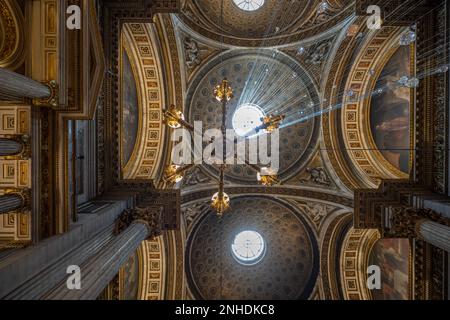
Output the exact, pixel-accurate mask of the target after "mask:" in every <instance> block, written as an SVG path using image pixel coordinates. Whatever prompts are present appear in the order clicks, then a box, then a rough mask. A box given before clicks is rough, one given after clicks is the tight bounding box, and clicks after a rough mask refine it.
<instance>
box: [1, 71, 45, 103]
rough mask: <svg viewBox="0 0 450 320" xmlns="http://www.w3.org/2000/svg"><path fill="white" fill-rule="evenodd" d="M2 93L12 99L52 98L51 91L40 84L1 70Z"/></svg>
mask: <svg viewBox="0 0 450 320" xmlns="http://www.w3.org/2000/svg"><path fill="white" fill-rule="evenodd" d="M0 93H2V94H4V95H7V96H12V97H24V98H31V99H45V98H48V97H50V95H51V90H50V88H49V87H48V86H46V85H44V84H42V83H40V82H37V81H35V80H33V79H30V78H27V77H25V76H23V75H21V74H18V73H16V72H13V71H10V70H8V69H4V68H0Z"/></svg>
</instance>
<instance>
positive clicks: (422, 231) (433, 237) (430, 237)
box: [417, 220, 450, 252]
mask: <svg viewBox="0 0 450 320" xmlns="http://www.w3.org/2000/svg"><path fill="white" fill-rule="evenodd" d="M417 230H418V236H419V237H420V238H422V239H423V240H425V241H426V242H428V243H430V244H432V245H434V246H436V247H438V248H441V249H442V250H445V251H447V252H450V227H448V226H446V225H443V224H440V223H437V222H433V221H429V220H422V221H419V225H418V226H417Z"/></svg>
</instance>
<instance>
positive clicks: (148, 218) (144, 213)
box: [43, 207, 163, 300]
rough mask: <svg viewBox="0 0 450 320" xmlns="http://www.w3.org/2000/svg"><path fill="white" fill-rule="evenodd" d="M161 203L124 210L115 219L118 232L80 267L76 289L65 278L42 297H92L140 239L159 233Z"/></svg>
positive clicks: (71, 298) (57, 298)
mask: <svg viewBox="0 0 450 320" xmlns="http://www.w3.org/2000/svg"><path fill="white" fill-rule="evenodd" d="M162 210H163V209H162V207H149V208H136V209H130V210H126V211H125V212H124V213H123V214H122V215H121V217H120V218H119V219H118V223H117V225H116V233H118V235H117V236H116V237H115V238H114V239H113V240H112V241H111V242H110V243H109V244H108V245H107V246H105V248H103V249H102V250H101V251H100V252H99V253H98V254H96V255H95V256H93V257H91V258H90V259H89V260H88V261H86V263H84V265H82V266H79V267H80V271H81V275H80V276H81V277H80V283H81V289H80V290H69V289H68V288H67V282H64V283H61V284H60V285H59V286H58V287H57V288H55V289H54V290H52V291H51V292H50V293H49V294H48V295H46V296H44V297H43V298H44V299H52V300H95V299H97V297H98V296H99V295H100V293H101V292H102V291H103V290H104V289H105V288H106V286H107V285H108V284H109V283H110V282H111V281H112V280H113V278H114V277H115V275H116V274H117V273H118V272H119V270H120V268H121V267H122V266H123V265H124V264H125V263H126V261H127V260H128V259H129V257H131V256H132V255H133V254H134V253H135V252H136V250H137V249H138V248H139V246H140V245H141V243H142V241H144V240H146V239H149V238H154V237H155V236H158V235H159V234H160V229H159V227H160V222H161V213H162Z"/></svg>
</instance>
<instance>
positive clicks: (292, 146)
mask: <svg viewBox="0 0 450 320" xmlns="http://www.w3.org/2000/svg"><path fill="white" fill-rule="evenodd" d="M224 77H226V78H227V79H228V81H230V84H231V86H232V87H233V90H234V98H233V99H232V100H231V101H230V103H229V104H228V106H227V108H228V109H227V128H233V123H232V121H233V115H234V113H235V111H236V109H237V108H238V107H240V106H242V105H244V104H247V103H250V104H253V105H257V106H259V107H260V108H261V109H262V111H263V112H264V114H266V115H267V114H272V113H274V114H285V115H286V119H285V123H287V124H291V125H290V126H287V127H286V128H283V129H281V130H280V171H279V176H280V178H282V179H286V178H288V177H291V176H293V175H295V174H296V173H297V172H299V171H300V170H301V169H302V168H303V167H304V166H305V165H306V164H307V163H308V161H309V159H310V158H311V157H312V155H313V151H314V150H315V148H316V144H317V141H318V137H319V126H320V123H319V121H318V119H317V118H311V119H309V120H307V121H304V122H298V121H297V120H298V118H299V117H301V115H302V113H306V112H313V111H312V110H315V108H317V107H318V104H319V102H318V93H317V91H316V88H315V86H314V84H313V81H312V80H311V77H310V76H309V75H308V74H307V73H306V72H305V71H304V69H303V68H302V67H301V66H300V65H299V64H298V63H296V62H295V61H293V60H292V59H290V58H288V57H287V56H286V55H284V54H282V53H280V52H278V51H274V50H237V51H230V52H227V53H226V54H223V55H222V56H219V57H216V58H215V59H212V60H211V61H209V62H208V63H207V64H206V66H205V67H203V68H202V69H201V70H200V71H199V73H198V74H197V76H196V77H195V79H194V80H193V82H192V83H191V85H190V87H189V89H188V93H187V99H186V107H187V110H186V114H187V115H188V119H189V121H190V122H191V123H194V121H202V123H203V127H204V128H203V130H207V129H212V128H220V126H221V121H222V116H221V113H220V112H219V111H218V105H217V102H216V101H215V100H214V98H213V96H212V94H211V93H212V92H213V90H214V86H215V85H216V84H217V83H218V82H219V81H220V80H221V79H222V78H224ZM247 150H248V148H247ZM205 169H206V171H208V172H210V173H211V174H212V175H214V176H216V175H217V171H216V169H215V168H213V167H212V166H206V167H205ZM226 178H227V179H229V180H230V181H233V182H236V183H245V184H247V183H250V184H252V183H256V174H255V172H254V171H253V170H251V169H250V168H247V167H245V166H243V165H232V166H229V167H228V168H227V170H226Z"/></svg>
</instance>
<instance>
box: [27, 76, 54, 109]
mask: <svg viewBox="0 0 450 320" xmlns="http://www.w3.org/2000/svg"><path fill="white" fill-rule="evenodd" d="M44 85H46V86H47V87H48V88H49V89H50V96H49V97H47V98H43V99H33V104H34V105H35V106H37V107H51V108H56V107H58V99H59V86H58V84H57V83H56V81H55V80H52V81H49V82H44Z"/></svg>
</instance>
